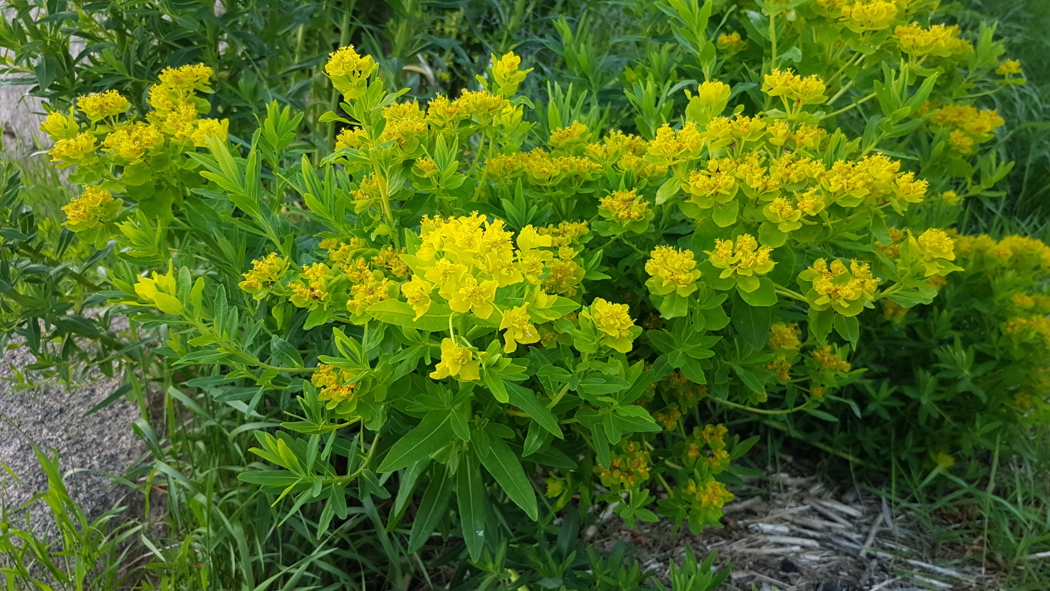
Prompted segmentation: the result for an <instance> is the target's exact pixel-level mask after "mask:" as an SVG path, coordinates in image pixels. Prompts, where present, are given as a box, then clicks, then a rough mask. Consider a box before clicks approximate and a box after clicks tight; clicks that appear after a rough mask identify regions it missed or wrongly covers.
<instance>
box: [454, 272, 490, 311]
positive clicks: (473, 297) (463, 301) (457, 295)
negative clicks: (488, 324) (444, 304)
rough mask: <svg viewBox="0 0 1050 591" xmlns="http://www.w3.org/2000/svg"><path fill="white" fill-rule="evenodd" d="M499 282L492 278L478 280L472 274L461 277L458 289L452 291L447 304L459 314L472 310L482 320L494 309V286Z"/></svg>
mask: <svg viewBox="0 0 1050 591" xmlns="http://www.w3.org/2000/svg"><path fill="white" fill-rule="evenodd" d="M497 287H499V283H498V282H496V281H493V280H491V279H490V280H487V281H482V282H480V283H479V282H478V280H477V279H475V278H474V276H473V275H467V276H465V277H464V278H463V281H462V284H461V286H460V288H459V289H457V290H456V291H455V292H453V293H452V297H451V298H449V300H448V306H449V307H450V308H452V310H453V311H455V312H459V313H461V314H466V313H467V312H473V313H474V314H475V315H476V316H477V317H478V318H481V319H482V320H484V319H486V318H488V317H489V316H492V311H493V310H494V309H495V308H494V306H493V305H492V302H493V301H494V300H495V299H496V288H497Z"/></svg>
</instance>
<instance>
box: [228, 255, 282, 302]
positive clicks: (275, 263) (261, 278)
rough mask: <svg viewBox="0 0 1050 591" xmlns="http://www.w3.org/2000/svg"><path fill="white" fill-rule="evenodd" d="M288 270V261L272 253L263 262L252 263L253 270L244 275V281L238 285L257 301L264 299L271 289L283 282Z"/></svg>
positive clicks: (255, 261)
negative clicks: (282, 279)
mask: <svg viewBox="0 0 1050 591" xmlns="http://www.w3.org/2000/svg"><path fill="white" fill-rule="evenodd" d="M287 268H288V261H286V260H285V259H283V258H281V256H280V255H278V254H277V253H273V252H271V253H270V254H268V255H266V258H264V259H263V260H261V261H259V260H254V261H252V270H251V271H248V272H247V273H244V274H243V275H242V277H244V281H241V282H240V283H238V284H237V285H238V287H240V288H241V289H242V290H244V291H245V292H247V293H250V294H252V295H253V296H255V299H262V298H263V297H264V296H265V295H266V294H267V293H268V292H269V289H270V288H271V287H273V286H274V285H275V284H276V283H277V282H279V281H280V280H281V277H283V276H284V272H285V270H286V269H287Z"/></svg>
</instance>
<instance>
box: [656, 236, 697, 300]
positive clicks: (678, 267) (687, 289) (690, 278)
mask: <svg viewBox="0 0 1050 591" xmlns="http://www.w3.org/2000/svg"><path fill="white" fill-rule="evenodd" d="M649 257H650V258H649V260H648V261H646V263H645V272H646V273H648V274H649V279H648V280H646V282H645V285H646V287H648V288H649V291H650V293H652V294H654V295H658V296H662V295H667V294H670V293H677V294H678V295H680V296H683V297H685V296H688V295H689V294H691V293H693V292H694V291H696V281H697V280H698V279H699V278H700V271H699V270H698V269H697V268H696V258H695V257H694V255H693V251H691V250H681V249H677V248H673V247H670V246H657V247H656V248H654V249H653V251H652V252H651V253H649Z"/></svg>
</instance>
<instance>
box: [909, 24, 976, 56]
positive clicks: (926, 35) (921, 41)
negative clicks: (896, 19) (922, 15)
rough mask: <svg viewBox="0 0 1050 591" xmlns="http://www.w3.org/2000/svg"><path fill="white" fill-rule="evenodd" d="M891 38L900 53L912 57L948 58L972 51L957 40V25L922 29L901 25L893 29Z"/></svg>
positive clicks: (962, 40) (966, 42)
mask: <svg viewBox="0 0 1050 591" xmlns="http://www.w3.org/2000/svg"><path fill="white" fill-rule="evenodd" d="M893 38H894V39H896V40H897V44H898V45H900V48H901V51H903V52H904V53H906V54H908V55H910V56H913V57H926V56H937V57H950V56H953V55H963V54H966V53H969V52H971V51H973V46H972V45H970V43H969V42H968V41H966V40H964V39H960V38H959V26H958V25H952V26H950V27H949V26H947V25H933V26H932V27H929V28H924V27H923V26H922V25H920V24H918V23H912V24H910V25H901V26H899V27H897V28H896V29H894V32H893Z"/></svg>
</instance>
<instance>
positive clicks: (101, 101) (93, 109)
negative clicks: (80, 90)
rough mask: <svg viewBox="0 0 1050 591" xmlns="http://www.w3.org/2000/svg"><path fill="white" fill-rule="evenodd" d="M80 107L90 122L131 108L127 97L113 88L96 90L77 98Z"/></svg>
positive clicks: (113, 115)
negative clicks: (102, 90)
mask: <svg viewBox="0 0 1050 591" xmlns="http://www.w3.org/2000/svg"><path fill="white" fill-rule="evenodd" d="M77 108H78V109H80V110H81V111H82V112H83V113H84V114H85V115H87V118H88V120H89V121H91V122H92V123H95V122H96V121H101V120H102V119H105V118H107V117H115V116H117V115H120V114H121V113H124V112H125V111H127V110H128V109H130V108H131V103H129V102H128V99H126V98H124V97H122V96H120V93H119V92H117V91H115V90H107V91H106V92H96V93H92V94H89V95H87V96H82V97H80V98H78V99H77Z"/></svg>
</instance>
